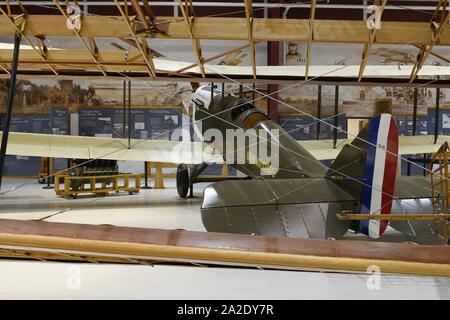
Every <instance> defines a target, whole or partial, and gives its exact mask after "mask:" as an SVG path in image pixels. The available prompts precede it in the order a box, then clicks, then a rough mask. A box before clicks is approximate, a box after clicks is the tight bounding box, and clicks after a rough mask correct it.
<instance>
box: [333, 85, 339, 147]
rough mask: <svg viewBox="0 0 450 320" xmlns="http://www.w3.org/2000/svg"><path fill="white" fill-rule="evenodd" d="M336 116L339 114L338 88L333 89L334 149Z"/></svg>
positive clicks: (334, 145)
mask: <svg viewBox="0 0 450 320" xmlns="http://www.w3.org/2000/svg"><path fill="white" fill-rule="evenodd" d="M338 114H339V86H336V87H335V88H334V118H333V119H334V122H333V124H334V128H333V147H334V149H336V145H337V136H338V129H337V126H338V124H339V123H338Z"/></svg>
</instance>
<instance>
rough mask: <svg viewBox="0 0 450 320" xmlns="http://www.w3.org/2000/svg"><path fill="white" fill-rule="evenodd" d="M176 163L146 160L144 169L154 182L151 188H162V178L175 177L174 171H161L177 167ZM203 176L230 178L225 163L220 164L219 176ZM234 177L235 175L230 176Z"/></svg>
mask: <svg viewBox="0 0 450 320" xmlns="http://www.w3.org/2000/svg"><path fill="white" fill-rule="evenodd" d="M177 167H178V164H174V163H169V162H147V165H146V170H148V171H147V176H148V177H152V178H155V184H154V186H153V189H164V188H165V187H164V178H175V177H176V173H168V174H165V173H164V172H163V168H175V169H176V168H177ZM152 168H154V169H155V173H152ZM204 178H209V179H211V178H223V179H227V178H230V176H229V173H228V166H227V165H226V164H223V165H222V174H221V175H220V176H204ZM231 178H235V177H231Z"/></svg>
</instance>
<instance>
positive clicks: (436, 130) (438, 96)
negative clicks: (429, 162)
mask: <svg viewBox="0 0 450 320" xmlns="http://www.w3.org/2000/svg"><path fill="white" fill-rule="evenodd" d="M440 99H441V88H436V109H434V143H436V142H437V139H438V137H439V104H440Z"/></svg>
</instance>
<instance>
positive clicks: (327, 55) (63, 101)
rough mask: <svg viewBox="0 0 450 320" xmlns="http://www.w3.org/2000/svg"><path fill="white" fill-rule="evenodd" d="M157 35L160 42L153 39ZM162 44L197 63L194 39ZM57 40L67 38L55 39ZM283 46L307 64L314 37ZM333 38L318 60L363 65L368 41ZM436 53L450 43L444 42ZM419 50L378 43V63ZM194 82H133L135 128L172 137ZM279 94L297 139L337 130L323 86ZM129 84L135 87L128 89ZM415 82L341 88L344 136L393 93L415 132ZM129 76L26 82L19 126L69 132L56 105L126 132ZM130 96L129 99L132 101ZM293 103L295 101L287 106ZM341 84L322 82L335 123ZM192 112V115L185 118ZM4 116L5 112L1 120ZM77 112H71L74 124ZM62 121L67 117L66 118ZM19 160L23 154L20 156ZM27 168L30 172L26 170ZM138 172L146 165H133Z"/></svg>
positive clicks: (20, 94) (424, 105) (0, 87)
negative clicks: (350, 122) (57, 116)
mask: <svg viewBox="0 0 450 320" xmlns="http://www.w3.org/2000/svg"><path fill="white" fill-rule="evenodd" d="M152 41H153V40H152ZM206 42H208V43H207V44H206V43H205V45H204V48H205V49H204V55H205V56H206V57H207V56H212V55H215V54H218V53H220V52H223V51H226V50H230V49H232V48H236V47H239V46H242V45H244V44H245V42H239V41H232V42H221V41H206ZM152 44H153V47H154V48H155V50H157V51H159V52H160V53H162V54H163V55H165V56H167V57H169V58H171V59H179V60H181V59H183V60H188V61H195V57H194V54H193V51H192V48H191V43H190V42H189V41H177V42H176V43H173V42H170V40H161V39H158V40H155V41H154V42H153V43H152ZM54 45H55V46H61V47H64V46H67V44H62V43H60V44H58V43H57V42H55V43H54ZM282 48H283V50H282V52H280V61H281V62H282V63H284V64H285V65H302V64H303V65H304V64H305V62H306V43H284V44H283V46H282ZM336 48H337V45H333V44H314V45H313V47H312V58H311V63H312V64H322V65H336V68H345V65H350V64H353V65H354V64H358V63H359V60H360V55H361V52H362V51H361V50H362V46H361V45H348V46H344V47H343V46H339V50H336ZM436 50H437V51H436V52H439V51H442V50H445V48H439V47H437V48H436ZM416 51H417V49H416V48H414V47H412V46H397V47H395V46H374V48H373V50H372V52H373V53H372V55H371V56H370V59H369V63H370V64H394V65H398V67H399V68H401V67H403V66H404V65H406V64H410V63H412V61H413V59H414V57H415V54H416ZM256 58H257V63H258V64H259V65H264V64H265V63H266V61H267V45H266V44H264V43H260V44H258V45H257V46H256ZM214 63H218V64H227V65H250V59H249V52H248V49H242V50H239V51H237V52H233V53H231V54H228V55H226V56H224V57H223V58H220V59H218V60H217V61H214ZM427 63H428V64H435V65H439V64H441V65H447V63H446V62H443V61H442V60H440V59H439V58H436V57H433V56H431V57H430V59H429V60H427ZM190 88H191V87H190V84H189V83H169V82H144V81H133V82H132V84H131V101H130V102H131V107H132V121H131V122H132V130H131V135H132V137H133V138H142V139H146V138H153V139H155V138H158V139H168V138H169V136H168V135H167V134H165V133H164V132H168V131H171V130H173V129H175V128H176V127H177V125H178V126H181V124H182V122H183V121H184V123H187V122H188V121H189V120H188V118H187V117H189V115H190V114H191V110H190V109H189V108H188V107H187V106H188V104H189V101H190ZM225 88H226V91H228V92H234V93H237V92H238V91H239V86H238V84H237V83H229V84H226V85H225ZM256 89H257V90H259V91H263V92H264V91H266V90H267V88H266V87H265V86H260V85H258V86H257V87H256ZM279 89H280V90H281V91H280V93H279V95H278V98H279V99H280V101H282V103H280V104H279V105H278V108H279V115H280V117H279V123H280V124H281V125H282V126H283V127H284V128H285V129H286V130H287V131H289V132H290V133H291V134H292V135H293V136H294V137H295V138H296V139H302V140H307V139H316V138H317V137H319V139H330V138H331V137H332V129H331V127H330V126H327V125H325V124H322V125H321V126H320V133H319V135H317V130H319V127H318V126H317V125H316V123H317V121H315V120H314V119H312V118H310V117H308V116H307V115H308V114H310V115H313V116H318V108H317V104H318V87H317V86H313V85H307V84H305V83H302V84H300V85H297V86H292V85H280V87H279ZM125 90H126V91H127V90H128V89H127V88H126V89H125ZM413 92H414V89H413V88H401V87H350V86H349V87H347V86H342V87H340V88H339V99H338V110H339V111H338V112H339V114H340V115H339V117H338V127H339V128H342V130H343V131H341V132H339V133H338V138H346V137H347V135H346V133H345V131H346V130H347V119H348V118H366V117H371V116H373V115H374V113H375V102H376V101H378V100H380V99H391V100H392V110H393V115H394V116H395V117H396V120H397V123H398V126H399V132H400V134H402V135H411V134H412V115H413V95H414V94H413ZM123 94H124V82H123V81H100V80H96V81H78V80H73V81H72V80H59V81H58V80H33V79H30V80H19V81H18V82H17V88H16V99H15V106H14V115H15V116H14V117H13V126H12V130H13V131H24V132H35V133H50V132H51V133H54V134H68V132H69V129H64V128H60V126H61V123H60V124H59V125H54V124H52V121H54V116H53V113H54V112H56V111H55V110H60V112H61V110H66V111H63V112H67V113H68V114H78V123H77V125H78V127H77V128H72V131H76V132H78V134H80V135H91V136H108V137H109V136H110V137H124V136H126V135H127V133H126V132H124V128H123V120H124V117H123V105H124V100H123ZM244 94H245V95H246V96H247V97H248V98H249V99H254V98H256V99H258V100H257V101H256V105H257V106H258V107H259V108H261V109H263V110H265V111H266V110H267V101H266V99H259V98H261V95H260V94H253V93H252V92H250V91H247V92H245V93H244ZM6 96H7V81H6V80H0V114H1V113H3V112H4V107H5V105H6ZM435 100H436V90H435V89H431V88H424V87H419V88H418V108H417V116H418V117H417V132H416V134H432V133H433V131H434V108H435ZM126 104H127V102H126V103H125V105H126ZM286 105H289V106H290V107H288V106H286ZM334 106H335V87H334V86H322V95H321V117H322V118H326V119H325V121H326V122H327V123H329V124H333V119H332V118H330V117H332V116H333V114H334V112H335V111H334ZM440 113H441V116H440V118H439V119H440V123H439V131H440V134H449V133H450V89H442V90H441V91H440ZM182 115H184V120H182V118H183V117H182ZM0 119H1V118H0ZM69 119H70V115H67V123H66V125H69V122H70V121H69ZM59 121H60V122H61V121H62V120H61V118H60V119H59ZM14 158H15V157H14ZM15 160H16V161H17V160H20V162H21V163H23V165H21V166H17V168H18V169H17V170H15V171H14V172H11V171H8V169H7V171H6V172H7V174H13V175H15V174H19V173H22V174H25V175H29V172H30V170H32V171H33V170H35V169H36V168H37V167H39V165H40V162H39V159H15ZM24 167H26V168H27V170H21V169H20V168H24ZM131 169H132V170H130V171H137V172H140V171H142V168H140V166H139V169H137V168H136V166H133V168H131Z"/></svg>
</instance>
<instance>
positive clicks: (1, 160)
mask: <svg viewBox="0 0 450 320" xmlns="http://www.w3.org/2000/svg"><path fill="white" fill-rule="evenodd" d="M21 40H22V36H21V34H20V33H16V34H15V35H14V52H13V60H12V67H11V78H10V80H9V89H8V100H7V103H6V112H5V120H4V122H3V135H2V145H1V147H0V189H1V187H2V180H3V167H4V165H5V157H6V148H7V147H8V136H9V127H10V124H11V117H12V112H13V105H14V94H15V92H16V77H17V65H18V62H19V51H20V41H21Z"/></svg>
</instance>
